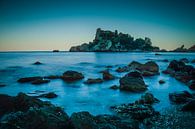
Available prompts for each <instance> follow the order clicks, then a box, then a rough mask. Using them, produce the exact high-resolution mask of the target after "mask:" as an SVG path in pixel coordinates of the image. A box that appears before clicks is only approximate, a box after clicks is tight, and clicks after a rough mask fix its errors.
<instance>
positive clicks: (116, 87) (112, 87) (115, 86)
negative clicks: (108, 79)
mask: <svg viewBox="0 0 195 129" xmlns="http://www.w3.org/2000/svg"><path fill="white" fill-rule="evenodd" d="M110 89H113V90H117V89H119V86H117V85H113V86H111V87H110Z"/></svg>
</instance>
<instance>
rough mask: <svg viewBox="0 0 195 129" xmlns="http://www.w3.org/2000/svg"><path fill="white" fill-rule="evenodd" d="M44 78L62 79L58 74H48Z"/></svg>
mask: <svg viewBox="0 0 195 129" xmlns="http://www.w3.org/2000/svg"><path fill="white" fill-rule="evenodd" d="M44 78H46V79H60V78H61V76H58V75H49V76H46V77H44Z"/></svg>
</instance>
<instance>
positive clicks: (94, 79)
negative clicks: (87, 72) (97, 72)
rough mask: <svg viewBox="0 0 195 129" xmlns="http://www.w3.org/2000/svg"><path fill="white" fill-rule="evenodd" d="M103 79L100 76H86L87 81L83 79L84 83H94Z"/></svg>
mask: <svg viewBox="0 0 195 129" xmlns="http://www.w3.org/2000/svg"><path fill="white" fill-rule="evenodd" d="M102 82H103V79H101V78H88V79H87V81H85V82H84V83H85V84H95V83H102Z"/></svg>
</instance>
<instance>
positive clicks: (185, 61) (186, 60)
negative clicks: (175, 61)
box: [179, 58, 189, 63]
mask: <svg viewBox="0 0 195 129" xmlns="http://www.w3.org/2000/svg"><path fill="white" fill-rule="evenodd" d="M179 61H182V62H184V63H189V60H188V59H187V58H182V59H180V60H179Z"/></svg>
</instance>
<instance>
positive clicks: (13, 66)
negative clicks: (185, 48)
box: [0, 52, 195, 115]
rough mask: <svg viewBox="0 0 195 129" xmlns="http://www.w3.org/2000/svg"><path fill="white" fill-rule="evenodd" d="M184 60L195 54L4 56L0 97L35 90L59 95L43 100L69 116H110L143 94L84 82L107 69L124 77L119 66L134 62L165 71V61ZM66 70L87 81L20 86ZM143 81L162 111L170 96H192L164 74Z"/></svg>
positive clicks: (3, 54)
mask: <svg viewBox="0 0 195 129" xmlns="http://www.w3.org/2000/svg"><path fill="white" fill-rule="evenodd" d="M181 58H187V59H189V60H192V59H195V53H162V55H160V56H155V54H154V53H80V52H78V53H70V52H59V53H52V52H1V53H0V62H1V64H0V83H3V84H6V86H5V87H1V88H0V93H1V94H8V95H11V96H15V95H17V93H19V92H24V93H32V92H34V91H36V90H41V91H46V92H55V93H56V94H57V95H58V97H57V98H54V99H49V100H48V99H42V100H47V101H51V102H52V103H53V104H55V105H58V106H61V107H63V108H64V110H65V111H66V112H67V113H68V114H71V113H73V112H78V111H89V112H90V113H92V114H94V115H96V114H105V113H106V114H107V113H108V114H110V113H112V112H111V111H110V110H109V107H110V106H112V105H117V104H123V103H130V102H134V101H135V100H137V99H139V98H140V96H141V95H142V94H143V93H131V92H121V91H119V90H112V89H109V87H110V86H112V85H114V84H116V85H118V84H119V80H118V79H116V80H113V81H106V82H104V83H102V84H93V85H86V84H83V81H84V80H86V79H87V78H96V77H101V76H102V75H101V74H100V73H99V71H101V70H105V69H106V68H105V66H107V65H112V66H114V67H113V68H111V69H110V72H111V73H112V74H114V75H116V76H118V77H121V76H123V75H124V74H125V73H120V74H119V73H116V72H115V69H116V68H117V67H118V66H125V65H127V64H129V63H130V62H131V61H139V62H141V63H145V62H147V61H148V59H152V60H154V61H155V62H156V63H157V64H158V65H159V67H160V71H162V70H164V69H166V67H167V65H168V64H169V63H168V62H163V61H162V60H164V59H168V60H173V59H181ZM36 61H40V62H42V63H43V65H33V63H34V62H36ZM191 65H194V64H191ZM66 70H76V71H79V72H82V73H83V74H84V75H85V79H84V80H82V81H78V82H75V83H66V82H64V81H62V80H60V79H56V80H51V82H50V83H48V84H43V85H32V84H28V83H24V84H20V83H18V82H17V80H18V79H19V78H21V77H30V76H47V75H62V74H63V72H65V71H66ZM160 79H164V80H165V81H166V83H165V84H161V85H160V84H159V83H158V81H159V80H160ZM144 80H145V83H146V84H147V85H148V86H149V87H148V92H151V93H153V94H154V96H155V97H156V98H158V99H159V100H160V103H158V104H155V105H154V107H155V108H156V110H159V111H161V110H162V109H164V108H166V107H169V106H171V104H170V101H169V99H168V94H169V93H170V92H174V91H182V90H187V91H189V92H192V91H191V90H189V89H188V87H187V86H185V84H183V83H180V82H179V81H177V80H175V79H174V78H172V77H170V76H169V75H165V74H162V73H160V75H157V76H153V77H145V78H144ZM29 95H30V94H29Z"/></svg>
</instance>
